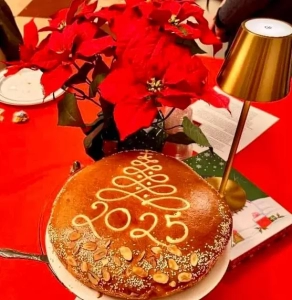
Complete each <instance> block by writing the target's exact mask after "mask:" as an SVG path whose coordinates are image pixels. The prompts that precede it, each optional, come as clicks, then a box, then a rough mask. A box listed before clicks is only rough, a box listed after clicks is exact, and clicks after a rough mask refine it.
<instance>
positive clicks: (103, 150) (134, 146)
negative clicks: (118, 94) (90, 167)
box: [84, 113, 166, 161]
mask: <svg viewBox="0 0 292 300" xmlns="http://www.w3.org/2000/svg"><path fill="white" fill-rule="evenodd" d="M162 118H163V115H162V114H161V113H159V115H158V117H157V120H158V121H159V120H162ZM159 126H161V123H160V124H159ZM165 139H166V135H165V131H164V130H163V129H160V128H159V127H155V128H154V127H151V128H148V129H141V130H139V131H137V132H136V133H134V134H132V135H130V136H129V137H128V138H127V139H126V140H124V141H120V139H119V134H118V130H117V128H116V125H115V123H114V120H113V118H112V119H111V120H110V121H109V120H107V124H105V120H104V117H103V115H102V114H101V115H100V116H99V117H98V118H97V119H96V120H95V121H94V122H93V123H92V124H91V127H90V130H89V131H88V132H87V137H86V138H85V139H84V147H85V151H86V153H87V154H88V155H89V156H90V157H91V158H92V159H94V160H95V161H97V160H100V159H101V158H103V157H104V156H108V155H110V154H113V153H116V152H119V151H125V150H139V149H141V150H146V149H147V150H153V151H157V152H161V151H162V150H163V146H164V143H165Z"/></svg>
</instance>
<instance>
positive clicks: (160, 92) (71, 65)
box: [6, 0, 229, 158]
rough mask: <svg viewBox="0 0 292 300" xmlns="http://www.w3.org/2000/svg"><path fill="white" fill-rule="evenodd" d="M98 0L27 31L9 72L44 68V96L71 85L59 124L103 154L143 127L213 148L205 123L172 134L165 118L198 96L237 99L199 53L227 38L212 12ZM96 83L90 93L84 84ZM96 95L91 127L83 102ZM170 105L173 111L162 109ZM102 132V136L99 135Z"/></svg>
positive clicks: (136, 0) (146, 0) (178, 2)
mask: <svg viewBox="0 0 292 300" xmlns="http://www.w3.org/2000/svg"><path fill="white" fill-rule="evenodd" d="M97 5H98V3H97V1H96V2H93V3H90V4H88V1H84V0H73V1H72V3H71V5H70V7H69V8H65V9H62V10H60V11H59V12H57V13H56V14H55V15H54V16H53V17H52V18H51V20H50V21H49V25H48V26H47V27H45V28H42V29H40V30H39V31H48V32H49V34H48V36H47V37H46V38H45V39H44V40H42V41H41V42H40V43H39V38H38V30H37V27H36V25H35V23H34V21H33V20H31V21H30V22H29V23H28V24H27V25H25V28H24V43H23V45H20V61H17V62H9V63H8V62H7V66H8V70H7V73H6V76H9V75H12V74H15V73H16V72H18V71H19V70H21V69H22V68H31V69H40V70H41V71H42V72H43V75H42V77H41V83H42V86H43V91H44V97H47V96H48V95H50V94H52V93H53V92H55V91H56V90H58V89H60V88H63V89H66V94H65V97H64V98H62V99H61V100H58V108H59V124H60V125H66V126H78V127H81V128H82V130H83V131H84V132H85V133H86V135H87V140H86V143H87V146H88V145H89V144H90V145H92V143H93V141H94V142H95V143H97V144H98V147H99V148H100V149H101V150H100V153H99V154H98V155H97V156H96V158H98V157H99V156H102V155H103V152H102V151H103V150H102V149H104V142H105V141H115V142H117V143H125V142H126V141H127V140H128V141H131V138H133V136H135V135H136V139H139V138H141V139H143V136H139V134H138V136H137V133H139V132H141V130H144V129H147V128H148V129H149V128H154V129H159V132H163V133H164V139H166V140H169V141H172V142H177V143H184V144H188V143H194V142H196V143H198V144H201V145H202V146H211V145H210V144H209V143H208V141H207V139H206V138H205V136H204V134H203V133H202V132H201V130H200V128H199V127H197V126H196V125H195V124H193V123H192V122H191V121H190V120H188V119H186V118H185V119H184V120H183V122H182V124H178V126H181V127H183V132H179V133H176V134H169V133H167V130H168V128H165V127H164V121H165V120H166V119H167V118H169V117H170V115H171V112H172V111H173V110H174V109H181V110H183V109H185V108H187V107H188V106H189V105H190V104H191V103H193V102H194V101H196V100H197V99H204V100H205V101H207V102H208V103H210V104H211V105H214V106H216V107H224V108H228V104H229V99H228V98H226V97H225V96H223V95H219V94H217V93H216V92H215V91H214V90H213V89H212V87H210V86H209V85H208V70H207V69H206V67H205V66H204V65H203V63H202V61H201V60H200V58H199V56H198V54H202V53H204V52H203V51H202V50H201V49H200V47H199V46H198V43H197V40H199V41H200V42H202V43H203V44H207V45H212V46H213V49H214V53H216V52H217V51H218V50H220V48H221V42H220V41H219V40H218V39H217V38H216V36H215V35H214V34H213V32H212V31H211V30H210V29H209V28H208V22H207V20H206V19H205V18H204V16H203V14H204V10H203V9H202V8H201V7H199V6H198V5H197V4H196V3H195V1H193V0H165V1H162V0H152V1H151V0H126V1H125V3H124V4H115V5H112V6H110V7H105V8H101V9H99V10H97ZM81 83H86V84H88V87H89V88H88V92H87V93H85V92H84V89H80V88H79V87H78V85H79V84H81ZM84 100H89V101H92V102H94V103H95V104H96V105H97V106H99V108H98V112H99V118H98V119H97V120H96V121H95V122H93V123H92V124H85V123H84V121H83V119H82V116H81V113H80V111H79V108H78V103H79V101H84ZM163 107H172V108H173V109H172V110H171V111H170V113H168V114H167V115H163V114H162V111H163V110H162V108H163ZM93 137H94V139H93Z"/></svg>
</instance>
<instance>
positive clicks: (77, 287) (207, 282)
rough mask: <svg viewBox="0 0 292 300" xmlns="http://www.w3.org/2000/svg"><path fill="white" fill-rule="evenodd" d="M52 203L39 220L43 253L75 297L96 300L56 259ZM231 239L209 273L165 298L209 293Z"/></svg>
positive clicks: (192, 299)
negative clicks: (51, 233) (51, 227)
mask: <svg viewBox="0 0 292 300" xmlns="http://www.w3.org/2000/svg"><path fill="white" fill-rule="evenodd" d="M52 204H53V202H51V203H48V204H47V206H46V208H45V210H44V212H43V214H42V217H41V220H40V226H39V228H40V230H39V234H40V236H39V240H40V242H41V249H42V252H43V255H46V256H47V257H48V261H49V267H50V269H51V271H52V272H53V274H54V275H55V277H56V278H57V279H58V280H59V281H60V282H61V283H62V284H63V285H64V286H65V287H66V288H67V289H68V290H69V291H71V292H72V293H73V294H74V295H75V296H76V297H78V298H80V299H81V300H96V299H97V296H98V293H97V292H96V291H94V290H93V289H90V288H89V287H87V286H85V285H84V284H82V283H81V282H80V281H78V280H77V279H76V278H75V277H74V276H73V275H72V274H71V273H69V272H68V271H67V269H66V268H65V266H64V265H63V264H62V263H61V261H60V260H59V259H58V257H57V255H56V253H55V252H54V250H53V246H52V243H51V241H50V238H49V234H48V226H47V225H48V222H49V219H50V214H51V209H52ZM230 250H231V241H230V242H229V243H228V246H227V248H226V249H225V251H224V253H223V255H222V256H221V257H220V258H219V259H218V261H217V263H216V264H215V266H214V267H213V269H212V270H211V271H210V273H209V274H208V275H207V276H206V277H205V278H204V279H202V280H201V281H200V282H199V283H198V284H196V285H195V286H194V287H191V288H189V289H187V290H185V291H181V292H179V293H177V294H174V295H171V296H168V297H166V298H165V299H167V300H181V299H184V300H199V299H202V298H203V297H204V296H206V295H207V294H209V293H210V292H211V291H212V290H213V289H214V288H215V287H216V286H217V285H218V283H219V282H220V281H221V279H222V277H223V276H224V274H225V272H226V270H227V268H228V264H229V260H230ZM101 299H102V300H113V299H115V300H116V299H118V298H113V297H109V296H107V295H102V296H101Z"/></svg>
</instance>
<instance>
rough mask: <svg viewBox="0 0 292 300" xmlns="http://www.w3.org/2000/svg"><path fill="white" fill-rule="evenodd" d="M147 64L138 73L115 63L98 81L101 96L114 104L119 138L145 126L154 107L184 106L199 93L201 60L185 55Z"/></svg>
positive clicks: (203, 80) (204, 75) (204, 76)
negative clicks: (176, 58) (172, 59)
mask: <svg viewBox="0 0 292 300" xmlns="http://www.w3.org/2000/svg"><path fill="white" fill-rule="evenodd" d="M179 52H180V51H179ZM180 53H181V52H180ZM181 64H183V65H181ZM148 68H149V69H148V70H147V71H146V70H145V72H144V73H141V72H136V69H135V68H133V67H132V66H131V65H129V64H128V65H124V66H119V65H116V66H115V68H114V69H113V70H112V72H111V73H110V74H109V75H108V76H107V77H106V79H105V80H104V81H103V82H102V84H101V85H100V91H101V94H102V95H103V97H104V98H105V99H106V100H107V101H109V102H111V103H113V104H114V105H115V110H114V118H115V122H116V124H117V127H118V128H119V132H120V138H121V139H122V140H123V139H125V138H126V137H127V136H129V135H130V134H132V133H134V132H136V131H137V130H139V129H141V128H145V127H149V126H150V125H151V123H152V122H153V119H154V118H155V117H156V116H157V112H158V107H161V106H169V107H176V108H180V109H185V108H186V107H188V106H189V105H190V104H191V103H192V101H193V100H195V99H198V97H199V96H200V95H201V94H202V93H203V90H204V85H205V83H206V79H207V76H208V72H207V70H206V68H205V67H204V66H203V64H202V63H201V61H200V60H199V59H198V58H197V57H196V56H192V57H191V56H189V55H185V56H184V57H181V59H180V60H174V61H173V62H172V63H169V64H167V65H165V64H164V63H162V64H159V61H156V60H154V61H153V64H152V65H151V66H150V65H149V66H148Z"/></svg>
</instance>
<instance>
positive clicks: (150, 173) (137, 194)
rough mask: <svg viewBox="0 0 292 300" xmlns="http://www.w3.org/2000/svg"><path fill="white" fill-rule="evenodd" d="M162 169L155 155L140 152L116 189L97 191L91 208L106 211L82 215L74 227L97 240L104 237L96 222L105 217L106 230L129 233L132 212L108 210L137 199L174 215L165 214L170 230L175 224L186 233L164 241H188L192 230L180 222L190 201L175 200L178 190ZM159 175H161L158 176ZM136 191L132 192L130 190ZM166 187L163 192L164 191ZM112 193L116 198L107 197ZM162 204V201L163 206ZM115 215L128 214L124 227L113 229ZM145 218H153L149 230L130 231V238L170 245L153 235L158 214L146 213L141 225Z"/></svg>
mask: <svg viewBox="0 0 292 300" xmlns="http://www.w3.org/2000/svg"><path fill="white" fill-rule="evenodd" d="M160 171H162V166H161V165H159V161H158V160H155V159H152V156H151V155H150V154H149V153H148V152H147V151H146V152H141V153H140V155H139V156H138V157H137V159H135V160H132V161H131V166H129V167H126V168H124V169H123V175H120V176H116V177H114V178H113V179H112V182H111V183H112V185H113V188H104V189H101V190H99V191H98V192H97V194H96V198H97V199H98V200H97V201H96V202H94V203H93V204H92V205H91V208H92V209H97V208H98V206H100V205H102V206H103V207H104V209H103V211H102V212H101V213H100V214H99V215H98V216H96V217H95V218H93V219H89V218H88V217H87V216H86V215H84V214H80V215H77V216H76V217H74V218H73V220H72V225H73V226H76V227H81V226H86V225H87V226H89V227H90V228H91V230H92V232H93V234H94V235H95V236H96V237H97V238H99V239H100V238H101V237H100V235H99V234H98V232H97V231H96V229H95V227H94V225H93V223H94V222H95V221H97V220H98V219H100V218H101V217H103V216H104V223H105V225H106V227H107V228H108V229H110V230H112V231H114V232H120V231H124V230H126V229H127V228H128V227H129V226H130V224H131V213H130V211H129V210H128V209H126V208H123V207H120V208H115V209H113V210H109V205H108V203H110V202H116V201H120V202H121V203H122V202H123V201H126V200H127V199H129V198H135V199H137V200H138V201H139V202H140V203H141V205H143V206H146V207H147V206H152V207H154V208H156V209H161V210H164V211H168V212H172V213H173V214H165V215H164V217H165V220H166V227H167V228H171V227H172V226H174V225H177V226H181V227H182V228H183V230H184V234H183V235H182V236H181V237H179V238H176V239H174V238H172V237H170V236H166V240H165V242H167V243H169V244H178V243H181V242H183V241H184V240H186V239H187V237H188V233H189V229H188V227H187V225H186V224H185V223H184V222H182V221H179V220H178V218H180V217H181V212H182V211H186V210H188V209H189V208H190V203H189V201H188V200H186V199H183V198H181V197H176V196H175V194H176V193H177V188H176V187H175V186H173V185H171V184H168V182H169V177H168V176H167V175H166V174H163V172H160ZM158 172H159V173H158ZM133 188H134V189H135V191H134V192H131V191H129V189H131V190H133ZM161 188H163V190H164V192H161V191H160V190H161ZM109 192H114V193H115V195H117V196H116V197H115V198H113V197H112V194H111V197H107V195H108V193H109ZM163 200H171V201H172V202H173V201H175V202H177V205H175V207H172V206H167V203H169V201H163ZM161 201H163V202H162V203H161ZM115 212H122V213H123V214H125V215H126V217H127V221H126V224H125V225H124V226H123V227H120V228H117V227H114V226H112V224H111V223H110V221H109V218H110V216H111V215H112V214H113V213H115ZM146 218H152V219H153V223H152V225H151V226H150V228H149V229H148V230H146V229H142V228H135V229H132V230H131V231H130V237H131V238H133V239H140V238H144V237H148V238H149V239H150V240H152V241H153V242H155V243H156V244H157V245H162V246H167V244H166V243H165V242H164V241H163V242H162V241H159V240H157V239H156V238H155V237H154V236H153V234H152V232H153V230H154V229H155V227H156V226H157V224H158V217H157V215H156V214H155V213H152V212H147V213H144V214H142V215H141V216H140V218H139V220H140V221H141V222H143V221H145V219H146Z"/></svg>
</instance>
